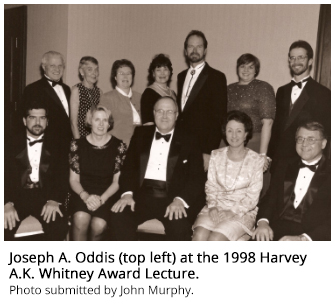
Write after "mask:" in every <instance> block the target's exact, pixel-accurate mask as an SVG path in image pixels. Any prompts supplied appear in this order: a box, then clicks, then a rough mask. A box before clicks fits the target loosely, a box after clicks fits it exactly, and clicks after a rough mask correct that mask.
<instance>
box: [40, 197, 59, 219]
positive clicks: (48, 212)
mask: <svg viewBox="0 0 335 307" xmlns="http://www.w3.org/2000/svg"><path fill="white" fill-rule="evenodd" d="M57 212H58V214H59V215H60V216H61V217H63V213H62V212H61V211H60V209H59V203H57V202H56V201H54V200H48V201H47V203H46V204H45V205H44V206H43V209H42V212H41V216H43V220H44V221H46V222H47V223H49V222H50V220H51V219H52V221H55V220H56V214H57Z"/></svg>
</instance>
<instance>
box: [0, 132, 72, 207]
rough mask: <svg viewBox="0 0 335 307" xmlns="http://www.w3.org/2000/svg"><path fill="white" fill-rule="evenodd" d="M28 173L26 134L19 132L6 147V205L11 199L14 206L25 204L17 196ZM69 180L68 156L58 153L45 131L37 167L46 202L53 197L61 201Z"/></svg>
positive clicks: (54, 143) (52, 140)
mask: <svg viewBox="0 0 335 307" xmlns="http://www.w3.org/2000/svg"><path fill="white" fill-rule="evenodd" d="M28 146H29V145H28ZM31 172H32V168H31V165H30V163H29V158H28V149H27V135H26V133H20V134H19V135H17V136H16V137H15V138H14V139H13V142H12V144H11V146H7V147H6V148H5V176H4V177H5V178H4V182H5V189H4V190H5V193H4V194H5V195H4V198H5V204H6V203H7V202H13V203H14V206H15V207H19V206H22V205H26V204H25V203H24V199H21V197H20V196H21V194H22V193H21V192H22V189H23V186H24V185H25V183H26V182H27V178H28V176H29V175H30V174H31ZM68 181H69V166H68V159H67V158H66V157H64V155H62V154H61V152H60V150H59V144H58V142H57V141H55V140H54V139H53V138H51V137H50V136H49V135H47V134H45V136H44V142H43V145H42V151H41V160H40V166H39V183H40V186H41V191H42V194H43V197H44V198H45V202H46V201H47V200H54V201H57V202H59V203H63V204H64V201H65V198H66V195H67V191H68Z"/></svg>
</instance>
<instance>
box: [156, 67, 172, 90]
mask: <svg viewBox="0 0 335 307" xmlns="http://www.w3.org/2000/svg"><path fill="white" fill-rule="evenodd" d="M152 74H153V77H154V79H155V82H157V83H159V84H162V85H166V84H167V82H168V81H169V78H170V75H171V72H170V70H169V68H167V67H166V66H161V67H156V68H155V70H154V71H153V73H152Z"/></svg>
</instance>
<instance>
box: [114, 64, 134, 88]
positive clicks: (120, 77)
mask: <svg viewBox="0 0 335 307" xmlns="http://www.w3.org/2000/svg"><path fill="white" fill-rule="evenodd" d="M115 80H116V85H117V86H118V87H119V88H120V89H122V90H125V91H129V89H130V87H131V84H132V82H133V74H132V71H131V68H130V67H128V66H123V67H120V68H119V69H118V70H117V72H116V77H115Z"/></svg>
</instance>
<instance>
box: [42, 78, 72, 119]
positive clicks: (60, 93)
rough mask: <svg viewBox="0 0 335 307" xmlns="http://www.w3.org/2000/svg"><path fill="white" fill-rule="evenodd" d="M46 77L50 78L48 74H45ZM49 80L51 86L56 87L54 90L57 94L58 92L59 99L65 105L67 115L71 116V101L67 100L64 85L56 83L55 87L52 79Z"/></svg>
mask: <svg viewBox="0 0 335 307" xmlns="http://www.w3.org/2000/svg"><path fill="white" fill-rule="evenodd" d="M45 77H46V78H47V79H48V77H47V76H45ZM48 82H49V84H50V86H51V87H52V88H53V89H54V91H55V92H56V94H57V96H58V98H59V100H60V101H61V102H62V105H63V107H64V110H65V112H66V114H67V116H69V103H68V101H67V99H66V95H65V93H64V90H63V87H62V86H61V85H59V84H56V85H55V86H54V87H53V86H52V81H50V80H49V79H48Z"/></svg>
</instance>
